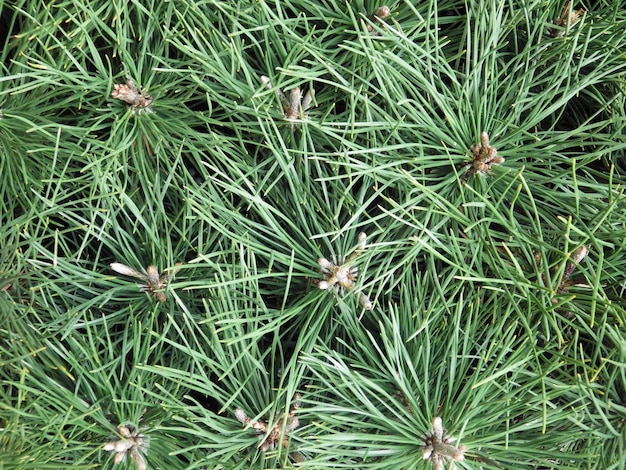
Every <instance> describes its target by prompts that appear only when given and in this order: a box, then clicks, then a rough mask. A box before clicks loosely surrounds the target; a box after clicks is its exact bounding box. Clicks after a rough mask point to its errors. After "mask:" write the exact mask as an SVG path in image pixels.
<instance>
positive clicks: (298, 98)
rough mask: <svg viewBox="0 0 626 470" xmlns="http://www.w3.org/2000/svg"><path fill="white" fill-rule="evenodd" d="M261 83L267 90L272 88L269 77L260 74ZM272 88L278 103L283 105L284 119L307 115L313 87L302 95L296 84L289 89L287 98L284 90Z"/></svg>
mask: <svg viewBox="0 0 626 470" xmlns="http://www.w3.org/2000/svg"><path fill="white" fill-rule="evenodd" d="M261 83H263V84H264V85H265V86H266V88H267V89H268V90H271V89H273V87H272V83H271V82H270V79H269V77H266V76H265V75H261ZM274 89H275V90H276V96H278V99H279V100H280V104H281V105H282V107H283V112H284V113H285V119H286V120H287V121H298V120H304V119H306V118H307V117H308V115H307V111H308V110H309V108H310V107H311V102H312V101H313V96H314V95H315V91H314V90H313V89H311V90H309V91H307V92H306V94H305V95H304V97H303V96H302V91H301V90H300V87H299V86H297V87H295V88H292V89H291V90H290V91H289V98H287V95H286V94H285V92H283V91H282V90H281V89H280V88H274Z"/></svg>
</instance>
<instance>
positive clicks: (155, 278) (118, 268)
mask: <svg viewBox="0 0 626 470" xmlns="http://www.w3.org/2000/svg"><path fill="white" fill-rule="evenodd" d="M110 266H111V269H112V270H113V271H115V272H116V273H119V274H123V275H124V276H131V277H134V278H136V279H139V280H141V281H143V282H144V284H138V286H139V290H141V291H142V292H147V293H148V294H150V295H151V296H152V297H154V298H155V299H157V300H158V301H159V302H165V301H166V300H167V297H166V296H165V292H163V289H164V288H165V286H166V285H167V281H168V280H169V277H170V272H164V273H160V274H159V270H158V269H157V267H156V266H153V265H150V266H148V267H147V268H146V269H145V270H142V272H139V271H135V270H134V269H133V268H131V267H129V266H126V265H125V264H122V263H111V265H110ZM176 271H178V269H174V270H173V271H171V272H172V273H176Z"/></svg>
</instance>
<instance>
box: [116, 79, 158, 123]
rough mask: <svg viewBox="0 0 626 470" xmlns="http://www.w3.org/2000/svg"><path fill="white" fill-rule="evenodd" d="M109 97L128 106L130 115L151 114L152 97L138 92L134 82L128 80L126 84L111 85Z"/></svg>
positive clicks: (142, 91) (143, 92) (140, 91)
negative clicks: (111, 89)
mask: <svg viewBox="0 0 626 470" xmlns="http://www.w3.org/2000/svg"><path fill="white" fill-rule="evenodd" d="M111 97H112V98H115V99H118V100H121V101H123V102H124V103H127V104H128V105H130V109H131V114H132V115H133V116H134V115H135V114H141V113H143V112H145V113H148V114H149V113H151V112H152V108H151V107H150V104H151V103H152V96H150V95H148V94H147V93H146V92H145V91H144V90H139V89H138V88H137V85H135V82H134V81H133V80H131V79H130V78H129V79H128V80H126V83H121V84H115V85H113V92H111Z"/></svg>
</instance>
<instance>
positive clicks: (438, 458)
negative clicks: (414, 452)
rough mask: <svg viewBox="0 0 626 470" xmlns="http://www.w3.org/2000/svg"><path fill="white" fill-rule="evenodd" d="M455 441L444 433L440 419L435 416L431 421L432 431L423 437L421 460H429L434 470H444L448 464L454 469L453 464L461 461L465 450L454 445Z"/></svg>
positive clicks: (463, 447)
mask: <svg viewBox="0 0 626 470" xmlns="http://www.w3.org/2000/svg"><path fill="white" fill-rule="evenodd" d="M455 441H456V439H455V438H454V437H452V436H448V435H447V434H446V433H445V430H444V429H443V423H442V421H441V418H440V417H438V416H437V417H436V418H434V419H433V427H432V429H431V430H430V431H429V432H428V433H427V434H426V436H424V445H423V447H422V457H423V459H424V460H430V461H431V462H432V464H433V468H434V469H435V470H444V468H445V466H446V465H448V464H450V468H451V469H452V470H453V469H455V468H456V466H455V465H454V462H461V461H463V460H464V459H465V455H464V452H465V451H466V450H467V448H466V447H465V446H462V445H461V446H456V445H454V443H455Z"/></svg>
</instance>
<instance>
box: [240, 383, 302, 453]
mask: <svg viewBox="0 0 626 470" xmlns="http://www.w3.org/2000/svg"><path fill="white" fill-rule="evenodd" d="M294 399H295V402H294V404H293V405H292V406H291V408H290V409H289V412H287V413H283V414H281V415H279V416H275V417H274V419H273V420H272V421H273V422H274V424H273V425H272V424H271V422H272V421H264V420H262V419H260V420H252V419H251V418H250V417H248V415H247V414H246V412H245V411H244V410H243V408H237V409H235V418H237V420H238V421H240V422H241V423H243V424H245V425H246V426H249V427H251V428H252V429H255V430H256V431H257V433H258V434H259V436H260V439H261V443H260V445H259V447H260V449H261V451H263V452H267V451H270V450H273V449H275V448H276V447H277V446H280V447H283V448H286V447H287V445H288V442H289V433H290V432H291V431H293V430H295V429H296V428H297V427H298V426H299V425H300V421H299V420H298V417H297V416H296V415H295V413H296V410H297V409H298V408H300V406H301V402H300V395H299V394H296V396H295V397H294ZM285 420H286V423H285V425H284V427H283V422H285Z"/></svg>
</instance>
